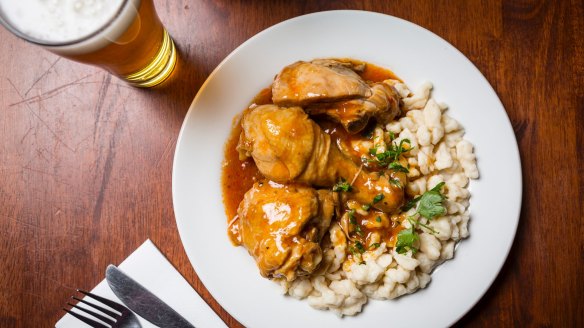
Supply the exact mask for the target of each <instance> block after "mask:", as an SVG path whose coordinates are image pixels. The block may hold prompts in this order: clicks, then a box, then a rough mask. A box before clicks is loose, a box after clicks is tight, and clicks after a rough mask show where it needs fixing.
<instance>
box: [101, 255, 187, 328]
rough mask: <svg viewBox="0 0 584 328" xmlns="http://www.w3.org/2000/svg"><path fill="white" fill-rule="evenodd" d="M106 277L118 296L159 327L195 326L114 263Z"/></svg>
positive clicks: (133, 309) (131, 308)
mask: <svg viewBox="0 0 584 328" xmlns="http://www.w3.org/2000/svg"><path fill="white" fill-rule="evenodd" d="M105 279H106V280H107V283H108V285H109V286H110V288H111V289H112V291H113V292H114V294H116V296H117V297H118V298H119V299H120V300H121V301H122V302H123V303H124V304H125V305H126V306H127V307H128V308H130V310H132V311H134V312H135V313H136V314H138V315H139V316H141V317H142V318H144V319H146V320H148V321H150V322H151V323H153V324H155V325H157V326H159V327H165V328H166V327H169V328H194V326H193V325H191V324H190V323H189V322H188V321H187V320H186V319H185V318H183V317H182V316H181V315H180V314H178V312H176V311H175V310H173V309H172V308H171V307H170V306H168V304H166V303H164V302H163V301H162V300H161V299H159V298H158V297H156V295H154V294H152V293H151V292H150V291H149V290H148V289H146V288H145V287H144V286H142V285H140V284H139V283H138V282H137V281H135V280H134V279H132V278H130V277H129V276H128V275H127V274H125V273H124V272H122V271H121V270H120V269H118V268H117V267H116V266H114V265H111V264H110V265H109V266H108V267H107V269H106V271H105Z"/></svg>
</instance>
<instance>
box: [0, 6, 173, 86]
mask: <svg viewBox="0 0 584 328" xmlns="http://www.w3.org/2000/svg"><path fill="white" fill-rule="evenodd" d="M0 23H2V24H3V25H4V26H5V27H6V28H7V29H8V30H10V31H11V32H12V33H14V34H16V35H17V36H19V37H20V38H22V39H24V40H26V41H29V42H31V43H34V44H37V45H40V46H42V47H44V48H45V49H47V50H49V51H51V52H53V53H56V54H58V55H60V56H63V57H66V58H69V59H72V60H75V61H78V62H82V63H87V64H92V65H96V66H99V67H102V68H104V69H106V70H108V71H109V72H111V73H112V74H114V75H117V76H119V77H121V78H122V79H124V80H126V81H127V82H129V83H130V84H131V85H134V86H137V87H153V86H155V85H157V84H160V83H161V82H163V81H164V80H165V79H166V78H168V77H169V76H170V75H171V73H172V71H173V69H174V67H175V65H176V60H177V58H176V56H177V54H176V49H175V47H174V43H173V41H172V39H171V37H170V36H169V34H168V32H167V31H166V29H165V28H164V26H163V25H162V23H161V22H160V19H159V18H158V15H157V14H156V11H155V9H154V4H153V3H152V0H0Z"/></svg>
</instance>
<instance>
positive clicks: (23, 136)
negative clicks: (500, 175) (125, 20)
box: [0, 0, 584, 327]
mask: <svg viewBox="0 0 584 328" xmlns="http://www.w3.org/2000/svg"><path fill="white" fill-rule="evenodd" d="M155 2H156V6H157V9H158V12H159V15H160V16H161V18H162V21H163V22H164V23H165V25H166V27H167V28H168V30H169V31H170V33H171V34H172V36H173V37H174V40H175V41H176V44H177V46H178V48H179V49H180V57H181V62H180V66H179V69H178V71H177V73H176V74H175V75H174V76H173V78H172V80H171V81H170V82H169V83H167V84H166V85H164V86H163V87H160V88H156V89H153V90H139V89H134V88H132V87H129V86H127V85H126V84H124V83H123V82H122V81H120V80H118V79H117V78H115V77H112V76H110V75H108V74H107V73H105V72H103V71H101V70H99V69H97V68H93V67H91V66H86V65H81V64H77V63H74V62H71V61H68V60H66V59H60V58H59V57H57V56H55V55H53V54H51V53H49V52H46V51H42V50H40V49H39V48H38V47H35V46H33V45H31V44H27V43H25V42H23V41H21V40H19V39H17V38H16V37H14V36H12V35H11V34H9V33H8V32H6V31H5V30H0V43H1V44H2V47H1V49H0V106H1V107H0V110H1V111H0V139H1V140H2V143H1V150H0V177H1V178H0V327H50V326H53V325H54V323H55V322H56V321H57V320H58V319H59V318H60V317H61V316H62V315H63V312H62V311H61V310H60V309H61V307H62V305H64V304H65V303H66V301H67V299H68V297H69V296H70V295H71V294H72V293H73V291H74V289H75V288H84V289H91V288H93V286H95V285H96V284H97V283H98V282H99V281H100V280H102V279H103V274H104V268H105V267H106V265H107V264H109V263H119V262H120V261H122V260H123V259H124V258H125V257H127V256H128V255H129V254H130V253H131V252H132V251H133V250H134V249H136V247H138V246H139V245H140V244H141V243H142V242H143V241H144V240H145V239H146V238H150V239H152V240H153V241H154V243H155V244H156V245H158V246H159V248H160V249H161V251H162V252H163V253H164V254H165V255H166V256H167V257H168V259H169V260H170V261H171V262H172V263H173V264H174V265H175V267H177V268H178V270H179V271H180V272H181V273H182V274H183V275H184V276H185V277H186V279H187V280H188V281H189V282H190V283H191V284H192V285H193V287H194V288H195V289H196V290H197V291H198V292H199V293H200V294H201V295H203V297H204V298H205V299H206V300H207V301H208V302H209V304H210V305H211V306H212V307H213V309H214V310H215V311H216V312H217V313H218V314H219V315H220V316H221V317H222V318H223V319H224V320H225V322H226V323H227V324H228V325H229V326H233V327H237V326H239V324H238V323H237V322H236V321H235V320H234V319H232V318H231V317H230V316H229V314H227V313H226V312H225V311H223V310H222V309H221V308H220V306H219V305H218V304H217V303H216V302H215V301H214V300H213V299H212V297H211V296H210V295H209V293H208V292H207V291H206V290H205V288H204V286H203V285H202V284H201V283H200V282H199V280H198V278H197V276H196V274H195V272H194V270H193V268H192V267H191V265H190V263H189V261H188V259H187V257H186V254H185V252H184V250H183V248H182V245H181V243H180V239H179V235H178V232H177V228H176V224H175V221H174V214H173V209H172V198H171V171H172V158H173V153H174V148H175V144H176V139H177V136H178V132H179V129H180V126H181V123H182V121H183V118H184V116H185V114H186V111H187V109H188V107H189V104H190V102H191V100H192V99H193V97H194V96H195V94H196V92H197V90H198V88H199V87H200V86H201V84H202V83H203V82H204V80H205V79H206V77H207V76H208V75H209V73H210V72H211V71H212V70H213V68H214V67H215V66H216V65H217V64H218V63H219V62H220V61H221V60H222V59H223V58H224V57H225V56H227V55H228V54H229V53H230V52H231V51H232V50H233V49H234V48H235V47H237V46H238V45H239V44H241V43H242V42H244V41H245V40H246V39H248V38H249V37H251V36H253V35H254V34H256V33H257V32H259V31H261V30H263V29H265V28H267V27H269V26H270V25H273V24H275V23H278V22H280V21H283V20H285V19H288V18H291V17H294V16H298V15H301V14H305V13H311V12H315V11H321V10H329V9H349V8H351V9H364V10H372V11H378V12H384V13H388V14H391V15H394V16H397V17H401V18H404V19H406V20H409V21H412V22H414V23H416V24H418V25H421V26H423V27H425V28H427V29H429V30H431V31H433V32H435V33H436V34H438V35H439V36H441V37H442V38H444V39H446V40H447V41H449V42H451V43H452V44H453V45H454V46H455V47H457V48H458V49H460V51H462V53H464V54H465V55H466V56H467V57H468V58H469V59H470V60H471V61H472V62H473V63H474V64H475V65H476V66H477V67H478V68H479V69H480V70H481V72H482V73H483V74H484V75H485V76H486V78H487V79H488V80H489V82H490V83H491V84H492V85H493V87H494V88H495V90H496V91H497V94H498V95H499V97H500V98H501V101H502V102H503V104H504V106H505V108H506V110H507V113H508V115H509V118H510V119H511V122H512V124H513V127H514V129H515V133H516V136H517V140H518V142H519V149H520V152H521V158H522V167H523V179H524V194H523V209H522V212H521V220H520V223H519V228H518V232H517V237H516V240H515V243H514V245H513V248H512V251H511V253H510V255H509V258H508V259H507V261H506V263H505V265H504V267H503V270H502V271H501V273H500V274H499V276H498V278H497V279H496V281H495V283H494V284H493V286H492V287H491V288H490V289H489V291H488V292H487V294H486V295H485V296H484V297H483V298H482V299H481V301H480V302H479V303H478V304H477V305H476V306H475V307H474V308H473V309H472V310H471V311H470V312H469V313H468V314H467V315H465V316H464V317H463V318H462V319H461V320H460V321H459V322H458V323H457V326H473V327H491V326H502V327H510V326H526V327H552V326H553V327H583V326H584V319H583V318H584V314H583V313H584V306H583V304H584V296H583V295H584V283H583V282H582V277H583V272H584V242H583V240H584V229H583V228H582V223H583V218H584V211H583V206H582V203H583V201H584V198H583V196H582V194H583V192H584V190H582V189H583V187H584V178H583V176H584V166H583V164H582V163H583V162H584V132H583V130H584V50H583V49H584V45H583V42H584V41H583V40H584V33H583V32H582V31H583V30H584V19H583V17H584V9H583V3H582V1H578V0H573V1H528V0H523V1H504V2H502V1H446V0H443V1H432V2H430V1H413V0H399V1H386V2H384V1H325V0H322V1H306V2H294V1H267V0H265V1H261V0H257V1H232V0H215V1H155ZM355 41H357V40H355ZM501 146H502V147H504V146H505V145H501ZM501 187H502V188H504V187H505V181H501ZM493 206H496V204H493ZM493 242H497V237H496V236H493Z"/></svg>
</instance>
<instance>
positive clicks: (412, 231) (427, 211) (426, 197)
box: [395, 182, 446, 254]
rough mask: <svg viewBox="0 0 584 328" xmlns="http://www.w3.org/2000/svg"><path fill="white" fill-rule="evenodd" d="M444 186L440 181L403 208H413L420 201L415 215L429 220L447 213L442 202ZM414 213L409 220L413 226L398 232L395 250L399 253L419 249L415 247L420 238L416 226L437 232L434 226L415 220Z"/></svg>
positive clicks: (404, 209) (405, 209)
mask: <svg viewBox="0 0 584 328" xmlns="http://www.w3.org/2000/svg"><path fill="white" fill-rule="evenodd" d="M442 186H444V182H440V183H439V184H437V185H436V186H434V188H432V189H430V190H428V191H426V192H425V193H424V194H423V195H422V196H419V197H416V198H414V199H412V200H410V201H409V202H408V203H407V204H406V205H404V206H402V210H403V211H407V210H409V209H411V208H413V207H414V206H415V205H416V203H419V204H418V208H417V209H416V213H415V214H414V215H416V214H420V215H421V216H422V217H424V218H426V219H428V220H432V219H434V218H435V217H437V216H440V215H444V213H446V208H445V207H444V205H443V204H442V202H443V201H444V198H445V197H444V195H443V194H442V193H441V192H440V190H441V189H442ZM414 215H412V216H410V217H408V221H410V223H411V225H412V226H411V227H410V228H409V229H405V230H402V231H400V232H399V233H398V234H397V242H396V244H395V250H396V252H398V253H399V254H403V253H406V252H407V251H410V250H411V251H412V252H413V253H415V252H417V249H416V248H415V247H414V242H416V240H418V239H419V237H418V234H417V233H416V227H417V226H418V225H419V226H422V227H424V228H426V229H428V230H430V231H431V232H432V233H436V231H435V230H434V229H432V227H430V226H428V225H426V224H423V223H421V222H419V221H418V220H414V219H413V216H414Z"/></svg>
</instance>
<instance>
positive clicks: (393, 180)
mask: <svg viewBox="0 0 584 328" xmlns="http://www.w3.org/2000/svg"><path fill="white" fill-rule="evenodd" d="M389 183H391V184H392V185H394V186H396V187H398V188H401V187H402V185H401V182H399V180H398V179H389Z"/></svg>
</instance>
